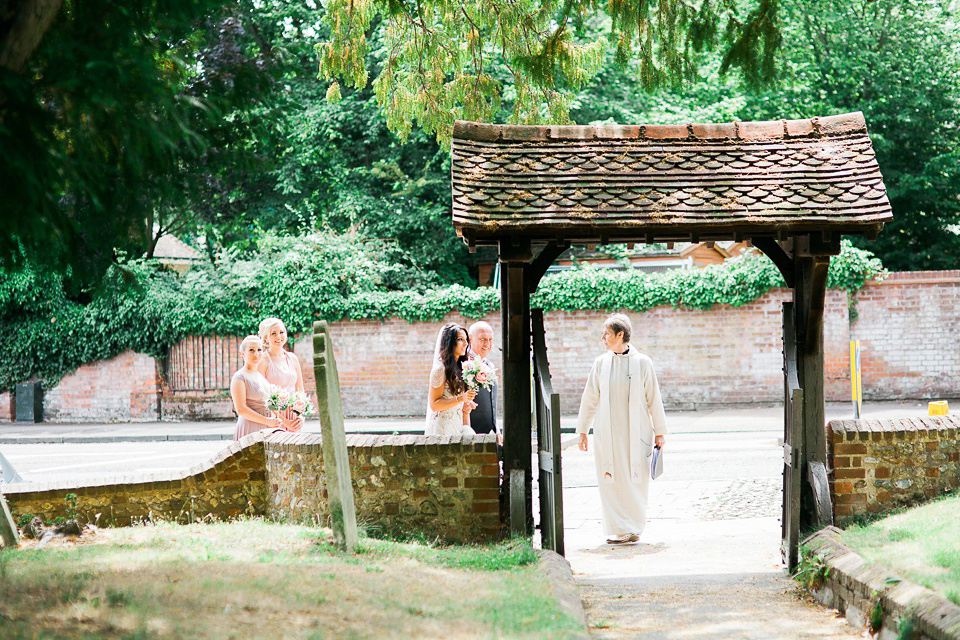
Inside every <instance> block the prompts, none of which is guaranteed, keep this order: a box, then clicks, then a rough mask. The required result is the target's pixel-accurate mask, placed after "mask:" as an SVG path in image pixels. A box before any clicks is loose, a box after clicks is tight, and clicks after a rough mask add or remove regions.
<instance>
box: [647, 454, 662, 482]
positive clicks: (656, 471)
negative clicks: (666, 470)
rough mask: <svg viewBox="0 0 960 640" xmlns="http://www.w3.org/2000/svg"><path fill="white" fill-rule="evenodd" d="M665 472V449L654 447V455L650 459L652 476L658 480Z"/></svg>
mask: <svg viewBox="0 0 960 640" xmlns="http://www.w3.org/2000/svg"><path fill="white" fill-rule="evenodd" d="M662 473H663V450H662V449H660V447H654V448H653V457H652V458H651V459H650V477H651V478H653V479H654V480H656V479H657V478H659V477H660V474H662Z"/></svg>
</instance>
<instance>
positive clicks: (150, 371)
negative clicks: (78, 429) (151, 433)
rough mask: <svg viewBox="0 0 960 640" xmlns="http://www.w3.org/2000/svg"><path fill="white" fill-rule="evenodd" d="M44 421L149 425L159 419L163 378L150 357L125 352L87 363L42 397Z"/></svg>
mask: <svg viewBox="0 0 960 640" xmlns="http://www.w3.org/2000/svg"><path fill="white" fill-rule="evenodd" d="M43 419H44V421H45V422H150V421H154V420H159V419H160V376H159V371H158V367H157V361H156V360H154V359H153V358H151V357H150V356H147V355H144V354H142V353H134V352H133V351H125V352H123V353H121V354H120V355H118V356H117V357H115V358H111V359H110V360H101V361H100V362H94V363H91V364H85V365H83V366H82V367H80V368H79V369H77V370H76V371H74V372H73V373H71V374H69V375H67V376H65V377H64V378H63V380H61V381H60V384H58V385H57V386H56V387H54V388H53V389H50V390H48V391H46V392H44V394H43Z"/></svg>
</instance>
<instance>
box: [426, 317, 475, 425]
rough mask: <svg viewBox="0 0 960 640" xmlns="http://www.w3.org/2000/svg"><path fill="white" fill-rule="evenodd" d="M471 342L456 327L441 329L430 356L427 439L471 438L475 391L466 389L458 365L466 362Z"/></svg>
mask: <svg viewBox="0 0 960 640" xmlns="http://www.w3.org/2000/svg"><path fill="white" fill-rule="evenodd" d="M469 345H470V339H469V338H468V337H467V330H466V329H464V328H463V327H461V326H460V325H458V324H455V323H452V322H451V323H448V324H445V325H443V327H441V328H440V334H439V335H438V336H437V346H436V349H434V352H433V369H431V371H430V388H429V389H428V391H427V425H426V429H425V430H424V433H425V434H426V435H428V436H459V435H473V434H474V431H473V429H471V428H470V427H469V426H468V424H469V419H468V417H467V416H468V414H469V412H470V410H471V409H473V407H475V406H476V405H474V404H473V398H474V397H475V396H476V395H477V392H476V391H470V390H468V389H467V384H466V383H465V382H464V381H463V371H462V369H461V368H460V367H461V364H462V363H463V362H465V361H466V359H467V347H468V346H469Z"/></svg>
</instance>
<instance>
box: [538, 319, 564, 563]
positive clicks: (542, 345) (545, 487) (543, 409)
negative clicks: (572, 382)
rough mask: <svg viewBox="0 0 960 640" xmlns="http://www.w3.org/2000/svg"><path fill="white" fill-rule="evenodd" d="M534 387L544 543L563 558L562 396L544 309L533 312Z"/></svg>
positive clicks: (541, 528)
mask: <svg viewBox="0 0 960 640" xmlns="http://www.w3.org/2000/svg"><path fill="white" fill-rule="evenodd" d="M530 319H531V320H532V322H533V388H534V408H535V414H536V420H537V454H538V458H539V467H540V476H539V478H540V480H539V482H540V544H541V546H542V547H543V548H544V549H552V550H554V551H556V552H557V553H559V554H560V555H563V554H564V552H563V474H562V468H561V462H560V394H559V393H554V391H553V384H552V383H551V381H550V366H549V364H548V362H547V344H546V340H545V335H544V330H543V309H532V310H531V313H530Z"/></svg>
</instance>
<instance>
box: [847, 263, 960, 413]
mask: <svg viewBox="0 0 960 640" xmlns="http://www.w3.org/2000/svg"><path fill="white" fill-rule="evenodd" d="M856 300H857V302H856V320H855V322H854V323H853V325H852V327H851V331H850V334H851V335H850V337H851V339H852V340H860V351H861V356H860V359H861V371H862V376H863V396H864V398H866V399H868V400H871V399H890V398H921V399H937V398H957V397H960V271H914V272H904V273H894V274H891V275H890V277H889V278H887V279H886V280H884V281H883V282H882V283H880V284H871V285H868V286H867V287H864V288H863V289H862V290H861V291H860V292H859V293H858V294H857V297H856Z"/></svg>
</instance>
